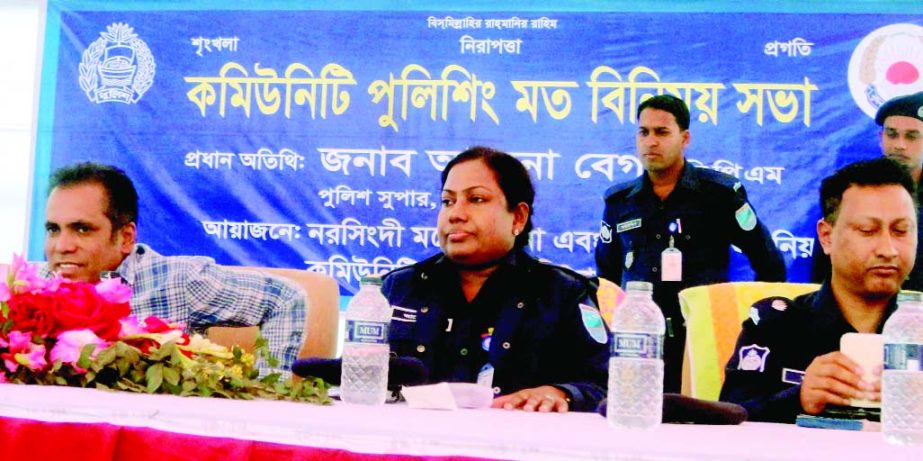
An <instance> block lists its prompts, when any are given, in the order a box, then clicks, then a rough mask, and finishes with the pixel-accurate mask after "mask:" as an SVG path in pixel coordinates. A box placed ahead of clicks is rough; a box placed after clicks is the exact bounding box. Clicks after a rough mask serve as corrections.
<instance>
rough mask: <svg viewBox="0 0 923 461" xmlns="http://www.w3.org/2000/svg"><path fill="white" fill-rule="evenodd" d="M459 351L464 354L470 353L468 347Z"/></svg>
mask: <svg viewBox="0 0 923 461" xmlns="http://www.w3.org/2000/svg"><path fill="white" fill-rule="evenodd" d="M458 353H459V354H461V355H462V356H465V355H468V349H466V348H464V347H463V348H462V350H460V351H458Z"/></svg>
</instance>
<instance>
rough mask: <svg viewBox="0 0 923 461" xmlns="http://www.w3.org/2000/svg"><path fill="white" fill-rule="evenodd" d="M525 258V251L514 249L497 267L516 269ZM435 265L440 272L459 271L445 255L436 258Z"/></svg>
mask: <svg viewBox="0 0 923 461" xmlns="http://www.w3.org/2000/svg"><path fill="white" fill-rule="evenodd" d="M523 256H524V252H523V250H515V249H514V250H512V251H510V252H509V253H507V254H506V255H505V256H503V257H502V258H500V260H499V261H497V265H498V266H500V267H503V266H513V267H515V266H518V265H521V264H522V262H523V261H522V258H523ZM433 265H434V266H435V267H437V268H439V269H440V270H445V269H448V268H452V269H455V270H457V269H458V265H457V264H455V263H454V262H453V261H452V260H451V259H449V257H448V256H446V255H445V254H440V255H439V257H438V258H436V261H434V262H433Z"/></svg>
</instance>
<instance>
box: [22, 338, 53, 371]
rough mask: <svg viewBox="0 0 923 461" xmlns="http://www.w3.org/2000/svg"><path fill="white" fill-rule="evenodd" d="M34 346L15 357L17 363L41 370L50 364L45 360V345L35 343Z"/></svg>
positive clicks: (34, 369) (33, 369)
mask: <svg viewBox="0 0 923 461" xmlns="http://www.w3.org/2000/svg"><path fill="white" fill-rule="evenodd" d="M32 346H33V347H32V349H31V350H29V351H27V352H23V353H19V354H16V355H14V356H13V357H14V358H15V360H16V362H17V363H19V364H20V365H22V366H24V367H26V368H28V369H29V370H32V371H39V370H41V369H42V368H45V366H47V365H48V361H47V360H45V346H40V345H37V344H33V345H32Z"/></svg>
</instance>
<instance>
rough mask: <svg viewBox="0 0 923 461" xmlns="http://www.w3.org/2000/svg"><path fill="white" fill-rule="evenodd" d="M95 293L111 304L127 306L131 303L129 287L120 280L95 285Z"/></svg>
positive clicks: (107, 280) (106, 280)
mask: <svg viewBox="0 0 923 461" xmlns="http://www.w3.org/2000/svg"><path fill="white" fill-rule="evenodd" d="M96 292H97V293H99V295H100V296H102V298H103V299H105V300H106V302H108V303H111V304H128V302H129V301H131V287H130V286H129V285H127V284H124V283H122V280H121V279H117V278H116V279H105V280H101V281H100V282H99V283H97V284H96Z"/></svg>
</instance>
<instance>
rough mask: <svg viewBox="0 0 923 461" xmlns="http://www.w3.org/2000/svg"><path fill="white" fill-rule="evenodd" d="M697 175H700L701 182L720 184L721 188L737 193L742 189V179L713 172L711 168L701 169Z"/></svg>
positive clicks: (697, 171)
mask: <svg viewBox="0 0 923 461" xmlns="http://www.w3.org/2000/svg"><path fill="white" fill-rule="evenodd" d="M696 173H698V175H699V180H700V181H706V182H710V183H714V184H718V185H720V186H724V187H727V188H728V189H734V190H735V191H736V190H737V189H738V188H739V187H740V186H739V184H740V179H737V178H735V177H734V176H731V175H729V174H727V173H722V172H720V171H716V170H712V169H711V168H699V169H698V170H696Z"/></svg>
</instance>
